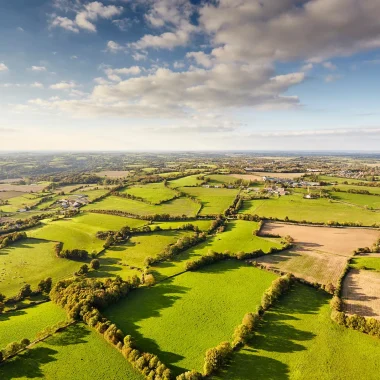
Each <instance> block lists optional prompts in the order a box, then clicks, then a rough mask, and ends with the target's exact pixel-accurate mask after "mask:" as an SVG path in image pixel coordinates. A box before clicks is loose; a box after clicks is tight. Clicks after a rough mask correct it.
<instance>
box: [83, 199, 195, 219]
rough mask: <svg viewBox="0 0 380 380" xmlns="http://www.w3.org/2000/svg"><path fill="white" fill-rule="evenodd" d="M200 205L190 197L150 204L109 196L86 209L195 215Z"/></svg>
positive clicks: (141, 213) (144, 214) (148, 213)
mask: <svg viewBox="0 0 380 380" xmlns="http://www.w3.org/2000/svg"><path fill="white" fill-rule="evenodd" d="M199 208H200V205H198V204H197V203H195V202H193V201H192V200H191V199H189V198H177V199H174V200H172V201H169V202H166V203H164V204H162V205H157V206H155V205H150V204H147V203H144V202H140V201H135V200H133V199H125V198H121V197H116V196H109V197H107V198H105V199H103V200H101V201H100V202H95V203H92V204H90V205H88V206H86V207H85V208H84V209H85V210H119V211H124V212H129V213H131V214H136V215H142V216H146V215H155V214H170V215H171V216H182V215H186V216H188V217H194V216H195V215H196V214H197V212H198V210H199Z"/></svg>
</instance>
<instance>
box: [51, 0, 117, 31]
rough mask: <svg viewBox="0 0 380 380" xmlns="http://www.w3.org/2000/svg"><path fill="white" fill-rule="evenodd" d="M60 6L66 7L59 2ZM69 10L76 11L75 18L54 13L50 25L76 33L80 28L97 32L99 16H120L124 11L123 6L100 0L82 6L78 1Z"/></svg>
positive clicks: (108, 17)
mask: <svg viewBox="0 0 380 380" xmlns="http://www.w3.org/2000/svg"><path fill="white" fill-rule="evenodd" d="M58 8H59V9H64V6H63V5H62V4H61V3H60V2H59V6H58ZM68 10H70V11H75V12H76V16H75V19H74V20H71V19H69V18H67V17H62V16H57V15H55V14H53V15H52V19H51V21H50V26H51V27H61V28H63V29H66V30H69V31H71V32H74V33H78V32H79V30H80V29H84V30H87V31H89V32H96V25H95V22H96V21H97V20H98V19H99V18H103V19H111V18H113V17H114V16H118V15H120V14H121V13H122V12H123V7H118V6H115V5H103V4H102V3H101V2H99V1H93V2H90V3H88V4H85V5H83V6H82V7H79V3H77V4H76V5H75V6H73V7H72V8H69V7H68V8H67V11H68Z"/></svg>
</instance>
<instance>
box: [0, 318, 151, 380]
mask: <svg viewBox="0 0 380 380" xmlns="http://www.w3.org/2000/svg"><path fill="white" fill-rule="evenodd" d="M95 374H96V375H95ZM0 378H1V380H11V379H30V378H33V379H48V380H61V379H80V380H93V379H95V378H96V379H97V380H98V379H99V380H110V379H112V380H118V379H120V380H121V379H128V380H143V378H144V377H143V376H141V375H140V374H139V373H137V371H136V370H134V369H133V368H132V367H131V365H130V364H129V363H128V361H127V360H125V359H124V357H123V356H122V355H121V354H120V353H119V352H118V351H117V350H116V349H115V348H114V347H112V346H111V345H110V344H108V343H107V342H106V341H105V340H104V338H103V337H102V336H101V335H99V334H98V333H96V332H94V331H92V330H90V329H89V328H88V327H86V326H85V325H82V324H77V325H74V326H71V327H69V328H67V329H66V330H65V331H64V332H62V333H59V334H56V335H54V336H53V337H51V338H48V339H47V340H45V341H44V342H42V343H39V344H37V345H36V346H35V347H34V348H33V349H31V350H28V351H27V352H25V353H24V354H22V355H19V356H17V357H16V358H14V359H12V360H11V361H9V362H7V363H4V364H3V365H2V366H1V367H0Z"/></svg>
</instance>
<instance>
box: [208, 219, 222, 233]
mask: <svg viewBox="0 0 380 380" xmlns="http://www.w3.org/2000/svg"><path fill="white" fill-rule="evenodd" d="M225 223H226V218H225V217H224V216H223V215H219V216H218V217H217V218H216V219H215V220H213V221H212V222H211V225H210V228H209V229H208V233H209V234H211V233H213V232H214V231H218V232H223V231H221V229H220V228H221V227H223V230H224V226H225Z"/></svg>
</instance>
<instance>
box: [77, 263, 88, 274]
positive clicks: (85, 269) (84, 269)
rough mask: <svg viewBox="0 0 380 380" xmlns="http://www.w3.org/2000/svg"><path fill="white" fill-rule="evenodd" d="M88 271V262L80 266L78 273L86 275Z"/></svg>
mask: <svg viewBox="0 0 380 380" xmlns="http://www.w3.org/2000/svg"><path fill="white" fill-rule="evenodd" d="M87 273H88V265H87V264H83V265H82V266H81V267H80V268H79V270H78V272H77V274H78V275H80V276H81V275H85V274H87Z"/></svg>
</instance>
